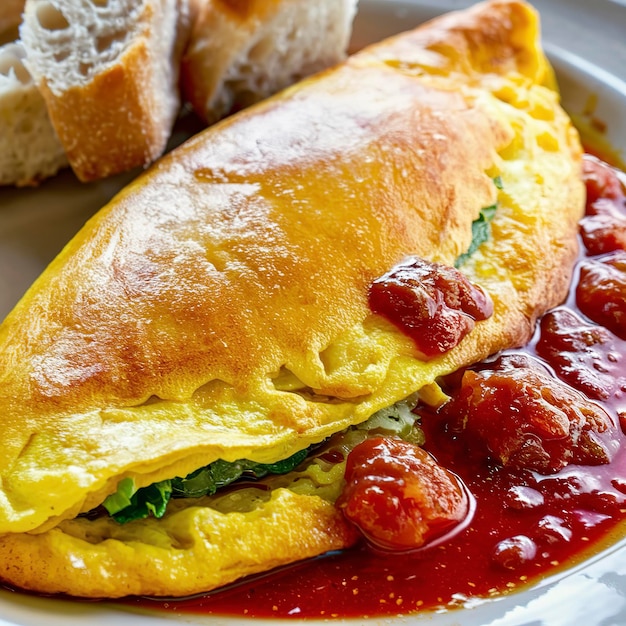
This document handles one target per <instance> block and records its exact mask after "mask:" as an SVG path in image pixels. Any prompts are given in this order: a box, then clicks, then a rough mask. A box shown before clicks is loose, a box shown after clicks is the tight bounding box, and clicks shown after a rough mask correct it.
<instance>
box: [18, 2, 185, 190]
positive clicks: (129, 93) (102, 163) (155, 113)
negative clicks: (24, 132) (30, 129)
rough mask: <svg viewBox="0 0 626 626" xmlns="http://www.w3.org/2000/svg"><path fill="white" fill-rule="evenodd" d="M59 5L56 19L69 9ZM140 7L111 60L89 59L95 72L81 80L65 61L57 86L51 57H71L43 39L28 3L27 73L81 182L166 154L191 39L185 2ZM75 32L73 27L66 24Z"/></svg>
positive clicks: (143, 164) (32, 5)
mask: <svg viewBox="0 0 626 626" xmlns="http://www.w3.org/2000/svg"><path fill="white" fill-rule="evenodd" d="M57 4H58V5H59V6H58V7H57V6H56V5H54V10H55V11H58V12H59V14H60V15H61V14H62V10H63V9H66V7H65V6H64V5H63V4H62V2H61V1H60V0H59V2H57ZM141 5H142V7H141V13H140V14H138V15H137V16H136V20H135V21H133V22H132V23H131V24H129V25H128V26H127V28H128V30H129V34H128V35H127V37H128V41H127V42H126V44H125V45H124V47H123V49H122V50H120V51H119V53H117V54H115V55H113V58H112V60H109V61H103V62H101V61H100V60H99V59H88V60H86V61H85V62H86V63H90V64H92V65H96V66H97V68H96V70H95V71H93V72H92V73H91V74H85V76H81V71H80V68H79V67H74V66H75V65H76V64H79V59H78V58H75V56H74V57H68V58H69V59H70V60H67V61H66V60H65V59H63V60H61V61H60V63H65V64H66V66H67V67H66V66H64V65H59V67H66V69H67V75H68V78H67V80H63V82H62V83H61V81H60V77H59V69H58V68H57V67H56V65H55V64H51V63H50V60H49V58H48V57H55V58H56V55H60V56H67V55H68V51H67V50H66V49H64V48H63V47H62V46H61V44H59V43H57V42H56V40H55V38H54V34H55V33H54V31H51V33H52V34H47V36H48V37H49V39H46V40H44V39H43V35H42V33H43V32H45V29H44V27H43V26H42V25H41V24H40V23H39V21H38V20H39V18H38V14H37V9H38V7H39V6H40V3H39V0H37V1H36V0H32V2H31V0H29V1H28V2H27V4H26V11H25V25H24V26H23V27H22V39H23V41H24V44H25V46H26V48H27V51H28V63H29V69H30V70H31V73H32V74H33V76H34V77H35V79H36V82H37V84H38V86H39V88H40V90H41V93H42V95H43V97H44V99H45V101H46V104H47V107H48V111H49V114H50V119H51V120H52V123H53V125H54V127H55V130H56V132H57V134H58V136H59V139H60V141H61V143H62V144H63V147H64V149H65V151H66V154H67V157H68V160H69V162H70V165H71V167H72V169H73V170H74V172H75V174H76V175H77V177H78V178H79V179H80V180H82V181H84V182H88V181H92V180H97V179H100V178H105V177H108V176H111V175H113V174H117V173H119V172H124V171H127V170H131V169H133V168H137V167H146V166H147V165H149V164H150V163H151V162H152V161H154V160H155V159H156V158H157V157H159V156H160V155H161V154H162V153H163V152H164V150H165V148H166V145H167V141H168V139H169V137H170V133H171V130H172V126H173V124H174V121H175V119H176V116H177V114H178V110H179V105H180V99H179V93H178V67H179V62H180V57H181V55H182V51H183V48H184V45H185V44H186V40H187V37H188V34H189V28H190V23H189V19H190V14H189V2H188V0H142V2H141ZM73 9H75V10H77V9H76V7H73ZM63 19H65V18H63ZM72 19H77V18H76V17H72ZM127 19H129V18H127ZM66 21H67V20H66ZM72 27H74V28H78V26H76V25H75V24H72V23H70V24H69V26H68V28H72ZM94 37H95V34H94ZM42 42H44V43H42ZM69 45H70V44H68V43H66V44H65V46H66V47H67V46H69ZM109 45H115V43H111V44H109ZM56 47H58V48H59V49H56ZM83 61H84V59H82V58H81V59H80V63H83ZM70 76H74V78H70ZM77 76H78V77H80V78H77ZM63 78H64V79H65V76H63Z"/></svg>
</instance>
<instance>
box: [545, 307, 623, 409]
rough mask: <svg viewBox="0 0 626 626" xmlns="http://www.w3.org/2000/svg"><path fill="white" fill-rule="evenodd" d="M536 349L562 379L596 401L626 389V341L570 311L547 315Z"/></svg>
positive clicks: (553, 312)
mask: <svg viewBox="0 0 626 626" xmlns="http://www.w3.org/2000/svg"><path fill="white" fill-rule="evenodd" d="M536 349H537V354H538V355H539V356H541V357H543V358H544V359H545V360H546V361H547V362H548V363H549V364H550V365H551V367H552V368H553V369H554V371H555V372H556V374H557V375H558V376H559V378H562V379H563V380H565V381H566V382H567V383H569V384H570V385H572V387H574V388H576V389H578V390H579V391H583V392H584V393H585V394H586V395H587V396H588V397H590V398H592V399H594V400H608V399H609V398H611V397H613V396H615V395H617V394H619V393H621V392H622V391H623V390H626V342H625V341H623V340H621V339H618V338H617V337H616V336H615V335H614V334H613V333H611V332H609V331H608V330H607V329H606V328H604V327H603V326H597V325H595V324H589V323H588V322H586V321H584V320H582V319H581V318H580V317H579V316H578V315H576V314H575V313H574V312H573V311H570V310H569V309H566V308H558V309H554V310H552V311H550V312H548V313H546V315H544V316H543V318H542V319H541V323H540V336H539V341H538V342H537V348H536Z"/></svg>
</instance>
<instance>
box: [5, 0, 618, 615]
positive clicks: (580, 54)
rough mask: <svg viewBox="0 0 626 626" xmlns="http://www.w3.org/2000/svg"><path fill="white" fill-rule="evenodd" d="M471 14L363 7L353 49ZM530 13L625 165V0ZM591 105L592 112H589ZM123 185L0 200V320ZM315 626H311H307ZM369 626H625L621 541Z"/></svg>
mask: <svg viewBox="0 0 626 626" xmlns="http://www.w3.org/2000/svg"><path fill="white" fill-rule="evenodd" d="M470 4H472V2H471V0H469V1H468V0H440V1H437V0H432V1H431V2H427V1H418V0H413V1H410V0H407V1H404V2H399V1H396V0H361V8H360V11H359V15H358V17H357V20H356V23H355V36H354V43H355V47H358V46H361V45H364V44H365V43H368V42H371V41H375V40H378V39H381V38H382V37H384V36H386V35H389V34H392V33H394V32H398V31H400V30H406V29H408V28H410V27H412V26H414V25H416V24H418V23H419V22H421V21H424V19H427V18H429V17H432V16H434V15H436V14H437V13H441V12H443V11H447V10H453V9H458V8H462V7H466V6H469V5H470ZM534 4H535V5H536V7H537V8H538V9H539V10H540V12H541V14H542V19H543V32H544V40H545V45H546V49H547V51H548V54H549V56H550V58H551V60H552V62H553V64H554V66H555V68H556V70H557V74H558V77H559V82H560V84H561V89H562V93H563V98H564V103H565V106H566V108H567V109H568V111H569V112H570V113H572V114H573V115H574V116H576V118H578V119H580V118H584V117H587V118H589V121H591V119H592V118H593V119H599V120H601V121H602V122H603V123H604V124H605V125H606V127H607V136H608V137H610V139H611V142H612V144H613V145H614V147H615V148H617V149H618V150H619V151H620V152H621V155H622V157H624V156H626V40H625V34H626V0H593V2H591V1H590V0H536V1H535V2H534ZM593 102H595V103H596V104H595V106H594V107H593V110H589V105H590V103H593ZM624 160H625V161H626V158H624ZM127 180H129V176H123V177H119V178H117V179H115V180H110V181H106V182H101V183H97V184H92V185H81V184H79V183H77V182H76V180H75V179H74V177H73V176H72V175H71V174H70V173H67V172H66V173H64V174H62V175H60V176H58V177H57V178H55V179H53V180H51V181H49V182H47V183H46V184H45V185H43V186H42V187H41V188H39V189H36V190H9V189H4V190H0V318H2V317H4V316H5V315H6V314H7V313H8V312H9V310H10V309H11V308H12V307H13V305H14V304H15V303H16V302H17V300H18V298H19V297H20V296H21V295H22V293H23V292H24V291H25V289H26V288H27V287H28V286H29V285H30V283H31V282H32V281H33V280H34V279H35V278H36V277H37V275H38V274H39V273H40V272H41V271H42V270H43V269H44V267H45V266H46V265H47V263H48V262H49V261H50V260H51V259H52V258H53V256H54V255H56V253H57V252H58V251H59V250H60V249H61V247H62V246H63V245H64V244H65V242H67V241H68V240H69V239H70V237H71V236H72V235H73V234H74V233H75V232H76V231H77V230H78V228H79V227H80V226H81V225H82V224H83V223H84V221H85V220H86V219H87V218H88V217H89V216H90V215H91V214H93V212H94V211H96V210H97V209H98V208H99V207H100V206H102V205H103V204H104V203H105V202H106V201H107V200H108V199H109V198H110V197H111V196H112V195H113V194H114V193H115V192H116V191H117V189H118V188H119V187H120V186H121V185H122V184H124V183H125V182H126V181H127ZM42 567H45V563H42ZM241 621H242V620H241V619H233V620H228V619H224V618H211V617H207V616H195V615H178V614H175V613H162V612H161V613H160V612H154V613H149V612H146V611H138V610H133V609H132V608H128V607H123V606H117V605H115V604H106V603H80V602H70V601H62V600H55V599H45V598H37V597H31V596H27V595H23V594H16V593H11V592H8V591H2V590H0V626H40V625H46V626H78V625H81V626H84V625H86V624H89V625H90V626H117V625H118V624H124V626H160V625H163V626H166V625H168V624H180V623H187V624H198V625H211V626H214V625H216V624H229V623H233V624H234V623H241ZM364 622H365V620H357V623H364ZM255 623H258V622H256V621H255ZM264 623H266V624H267V623H274V622H271V621H270V622H267V621H264ZM278 623H280V624H282V625H283V626H284V624H285V622H284V621H281V622H278ZM321 623H322V622H315V621H312V622H309V624H311V626H313V625H314V624H321ZM324 623H325V622H324ZM367 623H368V624H378V623H381V624H407V625H409V624H410V625H414V624H415V625H421V624H430V625H431V626H453V625H454V626H456V625H459V626H522V625H528V626H531V625H532V626H540V625H542V624H543V625H545V626H569V625H574V624H582V625H584V626H613V625H615V626H616V625H618V624H620V625H623V624H626V540H624V541H621V542H620V543H619V544H617V545H616V546H614V547H613V548H610V549H609V550H607V551H606V552H604V553H602V554H601V555H600V556H598V557H597V558H596V559H593V560H592V561H589V562H587V563H586V564H584V565H583V566H581V567H578V568H576V569H574V570H571V571H569V572H567V573H565V574H563V575H560V576H555V577H554V578H553V579H551V580H550V581H548V582H546V583H544V584H542V585H540V586H539V587H536V588H533V589H530V590H527V591H524V592H521V593H517V594H513V595H510V596H506V597H503V598H500V599H498V600H490V601H481V602H477V603H476V605H475V606H472V607H468V608H465V609H461V610H457V611H455V612H451V613H440V614H422V615H414V616H410V617H404V618H401V617H399V618H395V619H390V618H381V619H379V620H370V621H368V622H367Z"/></svg>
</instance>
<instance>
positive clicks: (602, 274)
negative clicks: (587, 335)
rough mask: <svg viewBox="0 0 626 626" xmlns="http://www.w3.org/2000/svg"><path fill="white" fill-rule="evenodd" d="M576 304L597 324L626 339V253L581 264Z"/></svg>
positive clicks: (615, 253) (619, 252)
mask: <svg viewBox="0 0 626 626" xmlns="http://www.w3.org/2000/svg"><path fill="white" fill-rule="evenodd" d="M576 304H577V305H578V308H579V309H580V310H581V312H582V313H583V314H584V315H586V316H587V317H588V318H590V319H591V320H593V321H594V322H596V324H600V325H601V326H605V327H606V328H608V329H609V330H610V331H612V332H614V333H615V334H616V335H617V336H618V337H620V338H622V339H626V252H624V251H617V252H613V253H612V254H609V255H606V256H604V257H600V258H599V259H590V260H588V261H585V262H584V263H582V264H581V267H580V279H579V281H578V285H577V286H576Z"/></svg>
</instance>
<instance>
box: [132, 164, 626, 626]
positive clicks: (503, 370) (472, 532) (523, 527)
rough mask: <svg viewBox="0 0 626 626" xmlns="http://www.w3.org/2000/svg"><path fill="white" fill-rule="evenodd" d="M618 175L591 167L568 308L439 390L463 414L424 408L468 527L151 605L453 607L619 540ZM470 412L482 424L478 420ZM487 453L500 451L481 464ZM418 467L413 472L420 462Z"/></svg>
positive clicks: (353, 611)
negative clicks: (512, 426)
mask: <svg viewBox="0 0 626 626" xmlns="http://www.w3.org/2000/svg"><path fill="white" fill-rule="evenodd" d="M619 176H621V174H620V175H618V174H616V172H615V171H614V170H611V169H610V168H608V167H607V166H605V165H603V164H602V163H601V162H599V161H598V160H595V159H593V158H591V157H589V158H587V160H586V163H585V178H586V182H587V187H588V203H587V214H586V216H585V218H584V219H583V220H582V221H581V241H582V242H583V245H582V246H581V248H582V251H581V258H580V260H579V263H578V268H577V271H576V272H575V275H576V277H575V279H574V281H573V285H572V289H571V293H570V297H569V299H568V301H567V302H566V303H565V304H564V305H563V306H561V307H557V308H556V309H555V310H553V311H551V312H549V313H548V314H547V315H546V316H544V318H543V319H542V320H541V322H540V324H539V325H538V328H537V332H536V335H535V337H534V339H533V340H532V342H531V343H530V344H529V345H528V346H526V347H525V348H524V349H523V350H514V351H508V352H507V353H505V354H504V355H499V356H498V359H494V360H491V361H489V362H485V363H482V364H478V365H477V366H475V367H473V368H470V370H469V372H468V373H466V374H465V375H464V376H463V378H462V377H461V376H460V375H455V376H452V377H450V379H449V380H448V381H444V384H445V385H446V386H447V389H446V390H447V391H448V392H449V393H450V394H451V395H452V397H453V402H456V403H457V404H456V408H457V411H456V412H455V410H454V408H455V405H454V404H451V405H450V406H449V407H448V408H447V409H445V408H444V409H442V410H434V409H429V408H427V407H418V408H417V409H416V410H417V411H418V412H419V413H420V415H421V422H422V427H423V428H424V431H425V434H426V444H425V446H424V447H425V448H426V449H427V450H428V451H429V452H430V453H432V455H433V457H434V458H436V459H437V461H438V463H439V464H440V465H441V466H443V467H445V468H447V470H449V471H450V472H451V473H453V474H454V475H456V476H458V477H459V478H460V480H461V481H462V484H464V485H465V487H466V488H467V490H468V492H469V493H470V494H471V497H470V499H471V508H472V513H473V515H472V517H471V520H470V521H469V524H466V525H461V526H460V527H459V528H458V529H457V532H452V533H451V534H450V535H449V536H446V537H445V538H444V539H445V540H443V541H439V540H438V541H435V542H433V543H431V544H427V545H426V546H425V547H423V548H420V549H417V550H414V551H412V552H409V553H398V552H395V553H393V552H389V551H384V550H380V549H377V548H374V547H372V545H371V543H368V542H367V541H366V540H365V539H364V540H363V541H362V543H361V544H360V545H359V546H357V547H356V548H354V549H351V550H347V551H345V552H341V553H334V554H330V555H326V556H324V557H321V558H318V559H315V560H313V561H310V562H307V563H300V564H296V565H294V566H292V567H288V568H285V569H283V570H281V571H278V572H274V573H271V574H268V575H264V576H261V577H258V578H255V579H253V580H248V581H245V582H243V583H240V584H237V585H235V586H232V587H230V588H228V589H225V590H221V591H219V592H217V593H212V594H207V595H205V596H201V597H197V598H193V599H187V600H178V601H176V600H174V601H167V602H164V601H158V602H156V601H155V602H152V601H150V602H149V603H148V606H150V607H156V606H161V607H163V608H167V609H169V610H175V611H181V612H182V611H189V612H202V613H210V614H229V615H239V616H244V615H245V616H257V617H268V616H269V617H297V618H303V617H312V618H316V617H317V618H319V617H326V618H328V617H336V616H340V617H351V616H382V615H395V614H399V613H409V612H414V611H417V610H420V609H433V608H439V607H449V608H452V607H458V606H463V605H464V604H465V603H466V602H467V601H468V599H471V598H476V597H480V598H486V597H490V596H497V595H501V594H504V593H508V592H511V591H515V590H516V589H519V588H521V587H524V586H527V585H530V584H535V583H537V582H538V581H539V580H541V579H542V578H543V577H545V576H548V575H552V574H554V573H555V572H556V571H558V569H560V568H564V567H567V566H569V565H573V564H574V563H575V562H576V561H577V560H580V559H582V558H585V556H589V554H590V550H593V547H594V545H595V546H598V545H601V544H602V542H605V541H606V540H607V537H612V538H613V539H615V537H617V536H621V535H623V534H624V533H625V532H626V531H624V530H623V529H622V528H620V525H621V524H622V522H623V521H624V518H625V517H626V440H625V437H624V434H623V430H624V427H625V425H626V252H625V251H626V236H625V233H626V226H625V225H626V199H625V197H624V191H625V190H624V184H623V182H622V181H624V180H626V179H625V178H622V179H621V181H620V178H619ZM528 363H530V365H531V367H530V368H526V366H527V365H528ZM535 366H538V368H536V367H535ZM525 368H526V369H525ZM511 372H513V375H512V377H511V378H510V379H509V378H508V377H509V376H510V375H511ZM518 379H519V380H518ZM550 379H551V380H552V381H553V382H550ZM515 380H518V382H515ZM511 381H512V382H511ZM519 381H521V382H519ZM538 381H539V382H538ZM545 381H547V382H545ZM518 383H519V384H521V387H520V389H522V391H523V392H524V393H523V394H522V400H521V402H519V403H518V402H517V400H511V397H513V396H510V395H508V396H507V395H506V394H505V393H504V391H503V389H504V390H505V391H506V390H508V391H507V393H508V392H509V391H510V389H509V386H510V385H513V386H514V385H516V384H518ZM472 385H474V386H473V387H472ZM524 385H526V387H524ZM544 386H545V388H547V389H548V392H546V393H545V394H544V396H545V397H546V398H547V404H546V407H547V408H545V407H544V409H542V410H540V411H539V413H537V412H536V411H535V409H532V410H530V412H529V410H528V407H527V406H525V405H524V402H525V400H524V398H526V399H527V398H528V396H529V394H530V393H531V390H533V389H537V388H539V387H541V388H542V389H543V388H544ZM464 389H465V391H464ZM473 389H474V390H475V389H479V391H480V393H481V394H482V395H483V396H487V395H489V394H490V393H491V392H492V391H493V390H494V389H496V390H497V393H493V394H492V396H491V403H490V404H483V405H479V406H478V407H475V406H473V404H472V402H474V400H473V399H472V398H473V397H474V396H473V395H472V390H473ZM505 405H506V406H505ZM445 406H446V405H444V407H445ZM451 407H452V408H451ZM463 407H465V408H463ZM461 410H464V411H466V412H467V415H469V416H470V417H468V418H467V423H468V424H469V423H470V422H471V424H472V426H473V428H469V427H465V426H463V425H461V426H459V422H460V421H459V419H458V415H459V413H458V411H461ZM507 411H509V412H510V411H516V412H518V414H519V416H520V419H526V420H527V421H528V424H527V432H530V433H531V435H528V437H527V438H528V439H529V440H531V439H533V438H535V439H536V441H535V440H534V439H533V441H530V444H529V443H528V441H523V440H519V437H518V438H517V439H516V438H515V436H512V435H511V433H509V432H507V430H506V428H507V426H506V425H505V426H501V424H500V422H499V421H498V420H499V417H500V416H501V415H503V414H505V413H506V412H507ZM472 412H474V413H476V414H478V415H479V416H480V418H477V419H474V418H472V417H471V415H473V413H472ZM553 414H556V418H555V417H554V415H553ZM546 416H547V417H549V418H550V419H556V420H557V422H558V423H557V422H555V423H557V426H558V427H559V428H561V429H563V430H564V434H563V436H562V437H561V439H560V441H561V443H560V444H559V446H556V447H555V446H553V445H552V444H551V443H549V442H548V443H546V442H547V441H548V438H546V440H545V441H542V440H541V437H542V436H543V435H542V432H543V431H544V430H545V429H546V428H547V429H548V430H549V429H550V428H552V427H553V424H548V426H546V424H545V423H544V422H545V420H543V418H544V417H546ZM485 420H486V421H485ZM490 420H491V421H490ZM559 420H560V421H559ZM461 421H462V420H461ZM513 421H515V420H513ZM525 427H526V426H525ZM497 429H500V430H498V431H497V432H495V431H496V430H497ZM533 429H534V430H533ZM525 432H526V431H525ZM477 442H482V443H478V444H477ZM485 442H487V443H488V444H489V445H490V446H491V448H490V450H491V453H489V452H485V450H486V448H484V445H487V443H485ZM544 444H545V445H544ZM375 445H379V444H378V443H376V444H375ZM375 445H374V444H372V446H371V447H375ZM420 462H421V461H420ZM410 463H412V464H416V463H418V461H416V460H415V459H413V458H411V459H410ZM357 472H358V468H357ZM459 502H461V500H459V501H458V502H457V504H456V505H455V506H457V505H458V506H460V504H459ZM374 505H375V503H374ZM356 508H357V509H358V502H357V505H356ZM357 512H358V511H357ZM439 521H441V520H439ZM444 521H445V520H444ZM612 533H613V534H612ZM596 549H597V548H596ZM142 602H144V603H145V601H142Z"/></svg>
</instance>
